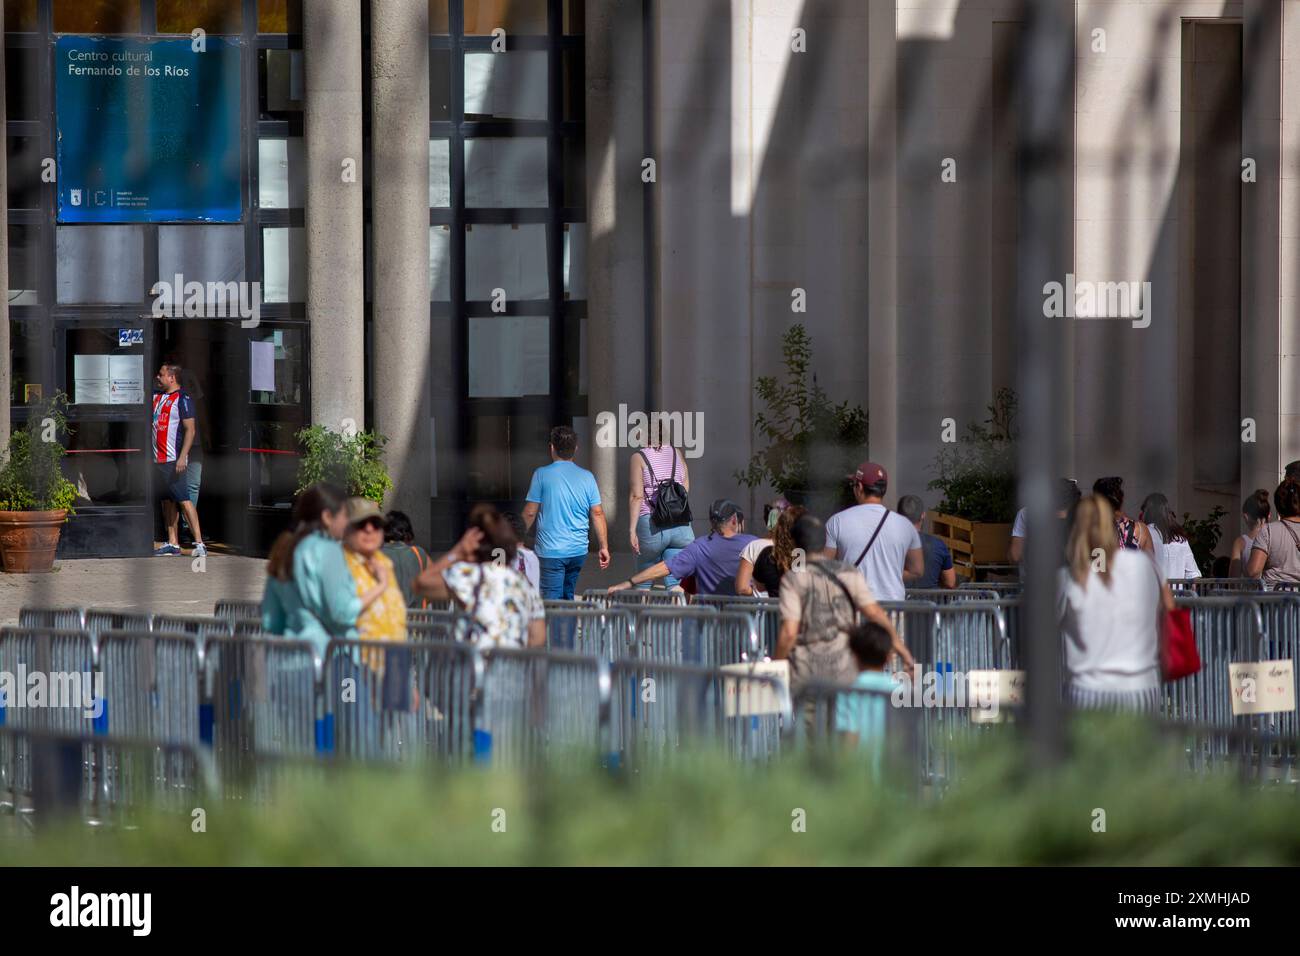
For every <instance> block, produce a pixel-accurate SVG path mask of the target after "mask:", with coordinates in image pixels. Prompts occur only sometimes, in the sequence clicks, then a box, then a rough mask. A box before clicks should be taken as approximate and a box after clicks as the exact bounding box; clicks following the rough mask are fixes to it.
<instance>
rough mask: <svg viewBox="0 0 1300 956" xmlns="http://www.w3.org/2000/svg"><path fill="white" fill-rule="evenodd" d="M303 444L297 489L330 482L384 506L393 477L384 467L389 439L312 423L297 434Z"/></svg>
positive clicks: (352, 494)
mask: <svg viewBox="0 0 1300 956" xmlns="http://www.w3.org/2000/svg"><path fill="white" fill-rule="evenodd" d="M297 438H298V441H300V442H302V445H303V456H302V458H301V460H300V461H299V464H298V488H297V491H302V490H303V489H304V488H306V487H307V486H308V485H312V484H315V483H316V482H318V481H329V482H332V483H334V484H336V485H338V486H339V487H340V488H343V489H344V490H346V491H347V493H348V494H349V495H351V496H354V497H359V498H369V499H370V500H371V501H373V502H375V503H376V504H378V505H383V503H384V495H385V494H386V493H387V492H388V491H389V490H390V489H391V488H392V487H393V479H392V478H390V477H389V475H388V469H387V468H386V467H384V461H383V455H384V445H386V444H387V443H388V439H387V438H386V437H385V436H383V435H380V434H379V433H378V432H355V433H349V432H336V431H333V430H332V429H329V428H326V427H325V426H324V425H311V426H309V427H307V428H304V429H302V431H300V432H298V434H297Z"/></svg>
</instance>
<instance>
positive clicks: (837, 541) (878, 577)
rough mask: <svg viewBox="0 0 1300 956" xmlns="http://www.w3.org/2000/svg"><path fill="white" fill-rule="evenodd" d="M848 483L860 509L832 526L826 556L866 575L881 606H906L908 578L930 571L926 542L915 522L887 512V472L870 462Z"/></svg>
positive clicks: (842, 515)
mask: <svg viewBox="0 0 1300 956" xmlns="http://www.w3.org/2000/svg"><path fill="white" fill-rule="evenodd" d="M848 480H849V481H851V482H852V483H853V499H854V500H855V501H856V502H857V504H856V505H854V506H853V507H852V508H847V509H845V510H844V511H841V512H839V513H838V514H836V515H833V516H832V517H831V519H830V520H829V521H828V522H826V556H827V557H828V558H835V559H836V560H839V561H846V562H848V563H849V564H851V565H853V566H854V567H856V568H857V569H858V570H859V571H861V572H862V576H863V577H865V578H866V579H867V585H868V586H869V587H870V588H871V593H872V594H873V595H874V596H875V598H876V600H877V601H902V600H903V599H905V598H906V597H907V591H906V588H905V587H904V585H903V572H904V571H906V572H907V573H908V575H914V576H920V575H921V574H922V573H923V572H924V571H925V556H924V554H923V552H922V550H921V536H920V535H919V534H918V533H917V531H916V527H915V526H914V525H913V524H912V522H910V521H908V520H907V519H906V518H905V517H903V516H902V515H900V514H897V513H895V512H893V511H890V510H889V509H888V508H886V507H885V505H884V501H883V499H884V497H885V492H886V491H888V490H889V475H887V474H886V473H885V469H883V468H881V467H880V466H879V465H877V464H876V463H875V462H874V461H864V462H863V463H862V464H860V465H858V468H857V470H856V471H855V472H853V474H851V475H849V476H848Z"/></svg>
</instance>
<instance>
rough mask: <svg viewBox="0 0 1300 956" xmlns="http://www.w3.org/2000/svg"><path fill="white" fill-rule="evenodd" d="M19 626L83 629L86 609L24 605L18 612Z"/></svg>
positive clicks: (63, 629)
mask: <svg viewBox="0 0 1300 956" xmlns="http://www.w3.org/2000/svg"><path fill="white" fill-rule="evenodd" d="M18 626H19V627H44V628H53V629H55V630H60V631H84V630H85V629H86V609H85V608H80V607H46V608H37V607H25V608H23V609H22V610H21V611H19V612H18Z"/></svg>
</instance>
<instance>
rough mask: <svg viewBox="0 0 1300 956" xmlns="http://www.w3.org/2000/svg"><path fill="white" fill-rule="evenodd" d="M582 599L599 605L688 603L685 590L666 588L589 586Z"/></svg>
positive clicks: (683, 604) (674, 604) (682, 604)
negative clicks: (618, 589)
mask: <svg viewBox="0 0 1300 956" xmlns="http://www.w3.org/2000/svg"><path fill="white" fill-rule="evenodd" d="M582 600H583V601H584V602H586V603H587V604H595V605H596V606H598V607H612V606H622V605H624V604H633V605H639V604H655V605H659V604H666V605H669V606H672V607H684V606H685V605H686V593H685V592H684V591H669V590H667V589H665V588H624V589H623V590H622V591H606V590H604V589H602V588H588V589H587V590H586V591H583V592H582Z"/></svg>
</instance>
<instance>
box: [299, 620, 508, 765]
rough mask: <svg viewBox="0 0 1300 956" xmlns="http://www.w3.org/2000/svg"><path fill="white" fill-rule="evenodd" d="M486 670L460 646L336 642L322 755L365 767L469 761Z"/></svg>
mask: <svg viewBox="0 0 1300 956" xmlns="http://www.w3.org/2000/svg"><path fill="white" fill-rule="evenodd" d="M481 666H482V661H481V656H480V655H478V654H477V652H476V651H475V650H474V648H473V647H471V646H470V645H468V644H463V643H459V642H448V641H414V642H404V641H403V642H395V641H394V642H385V641H342V640H336V641H331V642H330V643H329V646H328V648H327V649H326V653H325V661H324V672H323V684H322V690H323V693H322V701H321V707H322V727H321V731H320V735H321V736H320V748H321V749H322V750H323V751H325V752H327V753H333V754H336V755H337V756H340V757H348V758H356V759H363V760H367V759H385V760H397V761H403V762H424V761H429V760H433V759H445V760H450V761H453V762H456V761H461V760H466V759H468V758H469V757H470V756H471V754H472V753H473V743H474V733H473V730H474V727H473V710H472V705H473V692H474V689H475V687H476V686H478V685H479V682H481V679H482V675H481V674H479V673H476V668H481Z"/></svg>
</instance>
